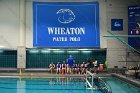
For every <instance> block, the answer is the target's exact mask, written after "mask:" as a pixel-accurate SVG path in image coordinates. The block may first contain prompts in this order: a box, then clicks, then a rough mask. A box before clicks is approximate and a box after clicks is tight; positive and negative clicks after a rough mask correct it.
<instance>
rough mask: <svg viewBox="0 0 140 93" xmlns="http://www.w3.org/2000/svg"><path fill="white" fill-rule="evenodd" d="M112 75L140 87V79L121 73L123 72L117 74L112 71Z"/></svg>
mask: <svg viewBox="0 0 140 93" xmlns="http://www.w3.org/2000/svg"><path fill="white" fill-rule="evenodd" d="M112 76H113V77H117V78H119V79H121V80H123V81H125V82H128V83H130V84H132V85H134V86H136V87H139V88H140V79H135V78H132V77H127V76H125V75H121V74H116V73H112Z"/></svg>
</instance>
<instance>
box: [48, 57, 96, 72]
mask: <svg viewBox="0 0 140 93" xmlns="http://www.w3.org/2000/svg"><path fill="white" fill-rule="evenodd" d="M97 68H98V64H97V59H95V60H94V61H93V62H91V61H87V62H83V63H76V62H75V59H74V58H73V57H72V56H71V55H70V57H69V58H68V59H67V63H66V61H63V63H60V62H58V63H57V64H53V63H51V64H50V65H49V69H50V71H53V70H54V69H56V73H57V74H66V73H67V74H69V73H73V74H85V73H86V70H89V71H91V72H93V73H96V72H97Z"/></svg>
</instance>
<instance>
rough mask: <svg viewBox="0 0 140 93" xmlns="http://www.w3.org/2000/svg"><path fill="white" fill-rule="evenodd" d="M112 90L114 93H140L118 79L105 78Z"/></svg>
mask: <svg viewBox="0 0 140 93" xmlns="http://www.w3.org/2000/svg"><path fill="white" fill-rule="evenodd" d="M103 80H104V81H105V82H106V83H108V84H109V85H110V87H111V89H112V92H113V93H140V89H139V88H136V87H134V86H133V85H130V84H127V83H126V82H124V81H122V80H119V79H117V78H112V77H111V78H103Z"/></svg>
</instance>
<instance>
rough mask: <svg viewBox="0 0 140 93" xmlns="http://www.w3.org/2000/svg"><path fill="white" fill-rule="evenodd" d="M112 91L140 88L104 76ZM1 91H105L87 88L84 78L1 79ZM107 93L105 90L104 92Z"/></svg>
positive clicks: (134, 92)
mask: <svg viewBox="0 0 140 93" xmlns="http://www.w3.org/2000/svg"><path fill="white" fill-rule="evenodd" d="M103 80H104V81H105V82H107V83H108V84H109V85H110V86H111V89H112V93H140V89H138V88H135V87H133V86H131V85H128V84H126V83H124V82H122V81H120V80H118V79H116V78H104V79H103ZM0 92H1V93H103V92H101V91H100V90H94V91H92V90H89V89H86V86H85V79H84V78H43V79H41V78H37V79H34V78H32V79H16V78H15V79H8V78H7V79H6V78H1V79H0ZM104 93H105V92H104Z"/></svg>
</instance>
